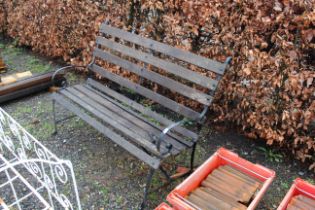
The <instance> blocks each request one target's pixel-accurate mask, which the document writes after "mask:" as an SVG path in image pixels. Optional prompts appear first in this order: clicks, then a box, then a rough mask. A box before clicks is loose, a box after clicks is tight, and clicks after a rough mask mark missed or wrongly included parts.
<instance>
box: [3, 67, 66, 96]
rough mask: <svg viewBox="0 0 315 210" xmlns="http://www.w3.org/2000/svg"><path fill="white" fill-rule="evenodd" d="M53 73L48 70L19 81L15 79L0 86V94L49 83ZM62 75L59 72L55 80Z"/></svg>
mask: <svg viewBox="0 0 315 210" xmlns="http://www.w3.org/2000/svg"><path fill="white" fill-rule="evenodd" d="M53 74H54V72H48V73H44V74H40V75H36V76H34V77H31V78H27V79H23V80H20V81H17V82H16V83H13V84H10V85H6V86H2V87H0V96H3V95H6V94H10V93H12V92H15V91H19V90H24V89H26V88H29V87H32V86H35V85H39V84H42V83H51V77H52V75H53ZM63 76H64V75H63V74H59V75H57V78H56V79H57V81H58V80H60V79H61V78H62V77H63Z"/></svg>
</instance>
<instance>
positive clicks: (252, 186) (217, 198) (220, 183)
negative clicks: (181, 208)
mask: <svg viewBox="0 0 315 210" xmlns="http://www.w3.org/2000/svg"><path fill="white" fill-rule="evenodd" d="M261 186H262V182H261V181H259V180H257V179H255V178H253V177H250V176H248V175H246V174H244V173H242V172H240V171H239V170H237V169H235V168H232V167H231V166H229V165H224V166H220V167H219V168H217V169H215V170H214V171H213V172H212V173H211V174H209V175H208V177H207V178H206V179H205V180H203V181H202V183H201V186H200V187H198V188H197V189H195V190H194V191H193V192H191V193H190V194H189V196H188V198H187V200H188V201H189V202H191V203H192V204H194V205H195V206H197V207H198V208H200V209H211V210H212V209H234V210H236V209H241V210H243V209H247V205H248V204H249V203H250V202H251V200H252V198H253V197H254V195H255V194H256V192H257V191H258V190H259V189H260V187H261Z"/></svg>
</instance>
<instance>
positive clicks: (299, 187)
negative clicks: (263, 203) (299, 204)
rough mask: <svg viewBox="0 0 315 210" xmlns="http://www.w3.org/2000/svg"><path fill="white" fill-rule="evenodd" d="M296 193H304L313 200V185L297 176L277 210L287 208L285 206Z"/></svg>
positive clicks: (314, 190)
mask: <svg viewBox="0 0 315 210" xmlns="http://www.w3.org/2000/svg"><path fill="white" fill-rule="evenodd" d="M297 195H304V196H307V197H309V198H311V199H314V200H315V186H314V185H311V184H310V183H308V182H306V181H304V180H302V179H300V178H297V179H296V180H294V183H293V185H292V186H291V188H290V190H289V191H288V193H287V194H286V196H285V197H284V199H283V201H282V202H281V204H280V206H279V207H278V209H277V210H285V209H287V206H288V204H289V203H290V201H291V199H292V198H293V197H294V196H297Z"/></svg>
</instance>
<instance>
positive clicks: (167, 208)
mask: <svg viewBox="0 0 315 210" xmlns="http://www.w3.org/2000/svg"><path fill="white" fill-rule="evenodd" d="M155 210H174V209H173V208H172V207H170V206H169V205H167V204H166V203H161V204H160V205H159V206H158V207H156V209H155Z"/></svg>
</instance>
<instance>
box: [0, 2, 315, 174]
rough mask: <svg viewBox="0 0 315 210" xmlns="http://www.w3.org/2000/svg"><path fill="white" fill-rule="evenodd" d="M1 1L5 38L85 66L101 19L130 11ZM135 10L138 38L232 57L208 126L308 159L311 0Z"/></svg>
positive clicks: (314, 72) (124, 18)
mask: <svg viewBox="0 0 315 210" xmlns="http://www.w3.org/2000/svg"><path fill="white" fill-rule="evenodd" d="M0 2H5V3H6V7H5V8H6V9H7V10H9V13H8V14H9V16H8V26H7V32H8V34H9V35H10V36H12V37H14V38H18V39H19V41H20V43H21V44H25V45H30V46H32V47H33V49H34V50H36V51H39V52H41V53H43V54H46V55H49V56H53V57H63V59H64V60H66V61H69V60H71V62H73V63H76V64H87V63H88V62H89V61H90V59H91V50H92V48H93V45H94V40H95V36H96V34H97V31H98V26H99V24H100V22H101V21H103V20H104V19H105V18H109V19H110V20H111V23H112V24H113V25H115V26H117V27H120V28H127V27H129V26H126V24H127V23H128V18H130V15H132V14H130V11H131V10H130V5H132V4H131V1H119V0H112V1H104V0H99V1H96V0H95V1H75V0H66V1H65V0H62V1H61V0H48V1H47V0H18V1H8V0H0ZM135 2H136V0H135ZM139 5H140V8H139V10H138V13H139V14H138V16H137V18H138V19H137V18H136V19H135V23H136V24H135V25H136V26H137V28H138V29H139V30H138V32H139V33H141V34H143V35H146V36H151V37H153V38H154V39H157V40H160V41H163V42H166V43H169V44H171V45H173V46H178V47H180V48H183V49H186V50H191V51H195V52H197V53H199V54H202V55H203V56H206V57H209V58H213V59H217V60H220V61H224V60H225V58H226V57H227V56H233V62H232V66H231V68H230V70H229V72H228V73H227V75H226V76H225V77H224V81H223V82H222V85H221V91H220V94H218V96H217V102H216V104H214V106H213V110H214V111H216V117H215V121H216V122H226V121H229V122H234V123H235V124H237V125H239V126H240V127H241V128H242V129H243V131H244V133H246V134H247V136H249V137H251V138H262V139H265V140H266V142H267V143H268V144H277V145H279V146H282V147H288V148H290V149H291V150H292V153H294V154H295V155H296V157H297V158H299V159H300V160H302V161H308V162H310V163H311V164H312V163H313V162H314V161H315V157H314V156H315V145H314V141H315V140H314V138H315V131H314V130H315V122H314V121H315V102H314V101H315V100H314V99H315V93H314V92H315V2H314V0H258V1H244V0H228V1H223V0H212V1H208V0H199V1H195V0H174V1H166V0H164V1H163V0H148V1H144V0H141V1H139ZM2 13H3V12H2V11H1V8H0V26H1V24H3V22H4V18H3V17H4V16H3V14H2ZM108 68H109V69H112V70H113V71H116V70H115V69H114V67H112V66H111V65H108ZM126 76H128V75H126ZM179 100H180V99H179ZM181 100H182V99H181ZM311 168H315V164H312V165H311Z"/></svg>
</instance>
